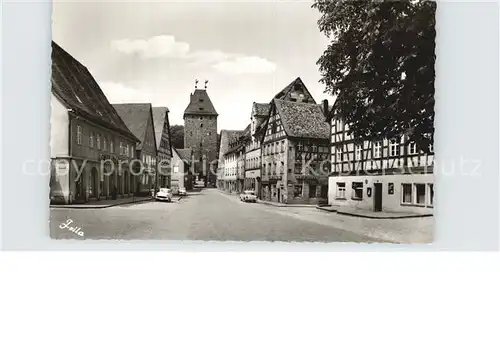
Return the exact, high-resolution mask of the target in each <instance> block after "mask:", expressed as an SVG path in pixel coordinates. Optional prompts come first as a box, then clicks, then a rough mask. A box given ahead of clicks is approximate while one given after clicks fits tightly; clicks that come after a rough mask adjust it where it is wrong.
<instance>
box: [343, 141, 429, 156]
mask: <svg viewBox="0 0 500 351" xmlns="http://www.w3.org/2000/svg"><path fill="white" fill-rule="evenodd" d="M344 147H345V146H342V147H341V148H339V147H337V148H334V149H335V151H336V156H337V161H342V160H344V153H345V152H347V151H345V150H343V148H344ZM363 151H370V149H364V150H363V145H359V144H357V145H355V146H354V155H355V156H354V157H355V160H357V161H359V160H362V159H363V157H362V153H363ZM430 151H431V152H433V148H432V145H431V147H430ZM371 152H372V158H381V157H382V142H380V141H376V142H374V143H373V145H372V149H371ZM417 154H418V152H417V145H416V144H415V143H414V142H412V143H410V144H409V145H408V155H417ZM400 155H401V145H400V144H399V143H398V141H397V140H395V139H393V140H391V141H390V143H389V156H390V157H395V156H400Z"/></svg>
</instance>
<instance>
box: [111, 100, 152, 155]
mask: <svg viewBox="0 0 500 351" xmlns="http://www.w3.org/2000/svg"><path fill="white" fill-rule="evenodd" d="M113 107H114V108H115V110H116V112H118V114H119V115H120V117H121V118H122V119H123V121H124V122H125V124H126V125H127V127H128V129H130V131H132V133H134V135H135V136H136V137H137V138H138V139H139V140H140V144H139V145H138V146H137V149H141V148H142V143H143V142H144V136H145V135H146V127H147V125H148V119H150V118H151V108H152V107H151V104H150V103H139V104H138V103H128V104H113Z"/></svg>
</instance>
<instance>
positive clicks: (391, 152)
mask: <svg viewBox="0 0 500 351" xmlns="http://www.w3.org/2000/svg"><path fill="white" fill-rule="evenodd" d="M330 124H331V163H332V174H331V177H330V178H329V194H328V202H329V204H331V205H334V206H349V207H353V208H358V209H362V210H368V211H385V212H414V213H421V214H432V213H433V206H434V191H435V189H434V177H433V171H434V169H433V168H434V150H433V148H432V145H431V147H430V152H429V153H424V152H423V151H421V150H419V149H418V148H417V146H416V144H415V143H413V142H409V138H408V135H403V136H401V137H400V138H397V139H392V140H377V141H367V140H355V139H354V138H353V137H352V136H351V135H350V134H349V126H348V125H347V124H345V123H344V122H343V120H342V118H331V120H330ZM430 139H431V140H432V137H431V138H430Z"/></svg>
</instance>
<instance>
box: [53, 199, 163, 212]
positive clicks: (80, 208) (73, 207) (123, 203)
mask: <svg viewBox="0 0 500 351" xmlns="http://www.w3.org/2000/svg"><path fill="white" fill-rule="evenodd" d="M149 201H153V199H144V200H137V201H127V202H120V203H119V204H110V205H89V206H85V207H83V206H72V205H50V208H71V209H74V210H91V209H94V210H95V209H100V208H110V207H115V206H121V205H130V204H138V203H141V202H149Z"/></svg>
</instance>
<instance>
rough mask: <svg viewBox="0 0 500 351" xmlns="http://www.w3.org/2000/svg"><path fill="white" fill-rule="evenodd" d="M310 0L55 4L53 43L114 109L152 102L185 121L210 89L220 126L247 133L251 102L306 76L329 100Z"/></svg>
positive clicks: (322, 42)
mask: <svg viewBox="0 0 500 351" xmlns="http://www.w3.org/2000/svg"><path fill="white" fill-rule="evenodd" d="M318 18H319V13H318V12H317V10H315V9H311V2H309V1H304V0H289V1H286V2H285V1H283V2H282V1H271V0H260V1H249V0H247V1H241V0H240V1H238V0H233V1H224V2H222V1H214V0H212V1H197V2H194V1H184V2H181V1H179V2H175V1H162V2H159V1H157V2H141V1H137V0H136V1H134V2H126V1H123V0H122V1H120V2H110V1H108V2H104V3H102V2H96V1H95V0H94V1H86V0H79V1H78V2H76V1H60V0H55V2H54V5H53V39H54V41H56V42H57V43H58V44H59V45H61V46H62V47H63V48H64V49H65V50H66V51H68V52H69V53H70V54H71V55H73V56H74V57H75V58H76V59H77V60H79V61H80V62H82V63H83V64H84V65H85V66H86V67H87V68H88V69H89V70H90V72H91V73H92V74H93V76H94V78H95V79H96V80H97V82H98V83H99V85H100V86H101V88H102V89H103V91H104V93H105V94H106V96H107V97H108V99H109V100H110V101H111V102H112V103H118V102H151V103H152V104H153V105H154V106H167V107H168V108H169V109H170V124H171V125H173V124H182V123H183V120H182V115H183V112H184V109H185V108H186V107H187V104H188V102H189V94H190V93H191V92H192V91H193V90H194V80H195V79H196V78H197V79H199V80H200V83H199V85H198V87H203V84H204V81H205V80H209V83H208V89H207V90H208V94H209V96H210V98H211V100H212V102H213V104H214V106H215V109H216V110H217V112H218V113H219V119H218V121H219V123H218V129H219V130H220V129H244V128H245V126H246V125H247V124H248V123H249V119H250V113H251V107H252V102H253V101H256V102H269V101H270V100H271V98H272V97H273V96H274V94H276V93H277V92H278V91H279V90H281V89H282V88H284V87H285V86H286V85H287V84H288V83H289V82H291V81H292V80H293V79H295V78H296V77H297V76H300V77H301V78H302V79H303V81H304V83H305V84H306V85H307V87H308V88H309V90H310V92H311V94H312V95H313V97H314V98H315V100H316V101H317V102H318V103H320V102H321V100H323V99H324V98H328V99H329V100H330V101H332V98H331V97H329V96H326V95H324V94H323V90H324V89H323V85H322V84H320V83H319V82H318V80H319V79H320V74H319V72H318V67H317V65H316V61H317V59H318V58H319V57H320V55H321V54H322V52H323V51H324V49H325V48H326V45H327V42H328V41H327V39H326V37H325V36H324V35H323V34H321V33H320V32H319V30H318V27H317V23H316V22H317V20H318Z"/></svg>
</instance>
